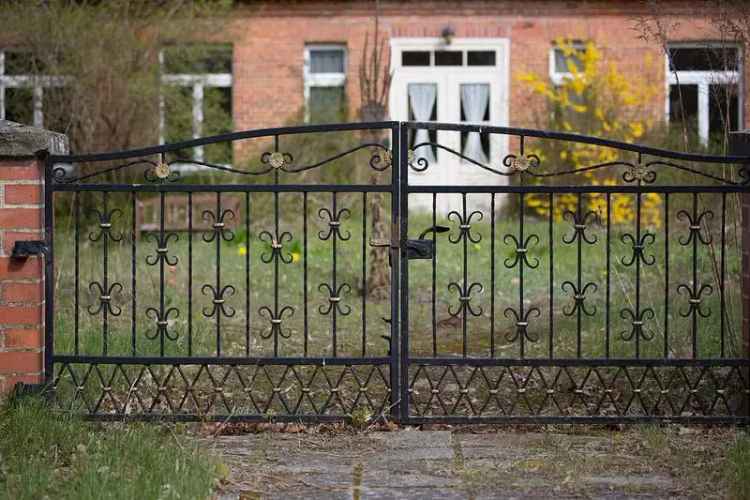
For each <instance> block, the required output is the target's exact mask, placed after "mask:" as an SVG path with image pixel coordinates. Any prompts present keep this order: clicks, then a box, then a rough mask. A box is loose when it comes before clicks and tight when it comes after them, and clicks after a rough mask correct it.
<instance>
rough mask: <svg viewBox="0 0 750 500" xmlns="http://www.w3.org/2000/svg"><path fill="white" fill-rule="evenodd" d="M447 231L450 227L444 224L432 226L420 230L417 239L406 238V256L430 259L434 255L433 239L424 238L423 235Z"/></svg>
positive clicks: (408, 257)
mask: <svg viewBox="0 0 750 500" xmlns="http://www.w3.org/2000/svg"><path fill="white" fill-rule="evenodd" d="M448 231H450V228H447V227H445V226H432V227H429V228H427V229H425V230H424V231H422V234H420V235H419V238H418V239H416V240H406V258H407V259H431V258H432V257H434V255H435V241H434V240H426V239H425V237H426V236H427V235H428V234H430V233H435V234H440V233H447V232H448Z"/></svg>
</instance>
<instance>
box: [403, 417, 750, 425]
mask: <svg viewBox="0 0 750 500" xmlns="http://www.w3.org/2000/svg"><path fill="white" fill-rule="evenodd" d="M402 423H406V424H413V425H423V424H435V423H441V424H448V425H452V424H643V423H683V424H732V425H738V424H748V423H750V416H711V415H707V416H683V417H675V416H671V417H670V416H658V415H621V416H617V415H612V416H515V415H496V416H487V417H477V416H475V417H468V416H466V417H459V416H434V417H408V418H407V419H406V421H405V422H402Z"/></svg>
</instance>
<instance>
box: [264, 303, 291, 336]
mask: <svg viewBox="0 0 750 500" xmlns="http://www.w3.org/2000/svg"><path fill="white" fill-rule="evenodd" d="M285 313H289V314H288V315H287V316H289V317H291V316H293V315H294V308H293V307H292V306H284V307H282V308H281V309H280V310H279V312H278V314H274V313H273V311H272V310H271V308H270V307H268V306H263V307H261V308H260V309H258V314H259V315H261V316H263V317H267V319H268V321H269V322H270V324H271V327H270V328H269V329H268V330H263V331H261V332H260V338H262V339H264V340H268V339H270V338H271V337H274V336H279V337H282V338H285V339H288V338H289V337H291V336H292V331H291V330H290V329H289V328H282V323H283V321H284V314H285Z"/></svg>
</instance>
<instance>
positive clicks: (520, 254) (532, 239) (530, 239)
mask: <svg viewBox="0 0 750 500" xmlns="http://www.w3.org/2000/svg"><path fill="white" fill-rule="evenodd" d="M503 242H504V243H505V244H506V245H512V246H514V247H515V249H516V250H515V256H514V257H513V258H511V257H508V258H507V259H505V262H504V264H505V267H507V268H508V269H512V268H514V267H516V266H517V265H518V263H519V262H523V263H524V264H525V265H526V266H528V267H529V268H530V269H536V268H537V267H539V259H537V258H536V257H534V261H533V264H532V261H530V260H529V247H530V246H531V245H536V244H537V243H539V236H537V235H536V234H531V235H529V236H527V237H526V239H525V240H524V241H523V244H521V242H519V241H518V238H516V236H515V235H513V234H506V235H505V236H504V237H503Z"/></svg>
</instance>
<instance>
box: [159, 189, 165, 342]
mask: <svg viewBox="0 0 750 500" xmlns="http://www.w3.org/2000/svg"><path fill="white" fill-rule="evenodd" d="M164 206H165V200H164V191H160V192H159V208H160V211H159V245H160V246H161V245H165V243H166V241H165V239H164ZM165 246H166V245H165ZM164 260H165V259H164V258H161V259H159V318H160V320H161V321H163V320H164V319H165V318H164ZM159 354H160V355H161V356H164V328H159Z"/></svg>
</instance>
